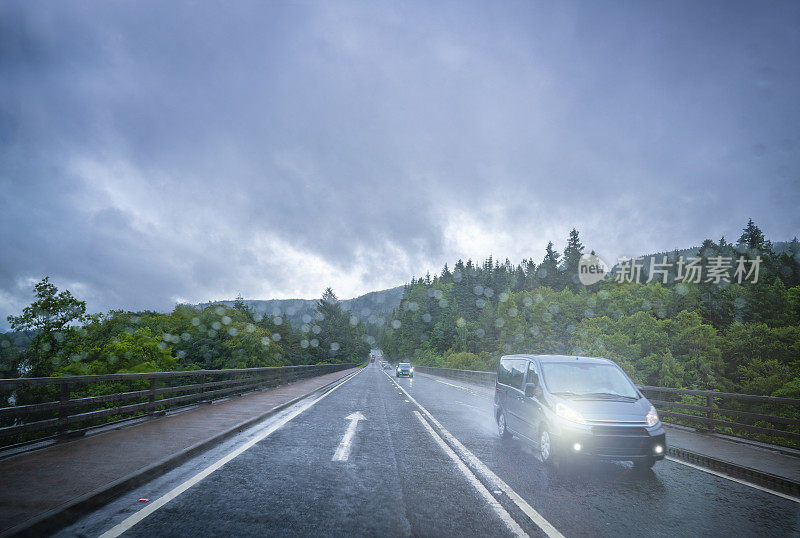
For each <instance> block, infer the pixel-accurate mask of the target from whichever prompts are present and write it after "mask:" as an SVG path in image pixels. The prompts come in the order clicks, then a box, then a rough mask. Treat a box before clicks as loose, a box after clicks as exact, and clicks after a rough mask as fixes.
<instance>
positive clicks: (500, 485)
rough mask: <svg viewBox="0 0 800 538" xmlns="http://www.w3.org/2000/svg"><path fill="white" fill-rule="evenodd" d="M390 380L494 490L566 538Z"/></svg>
mask: <svg viewBox="0 0 800 538" xmlns="http://www.w3.org/2000/svg"><path fill="white" fill-rule="evenodd" d="M387 377H388V376H387ZM389 380H390V381H391V382H392V383H394V384H395V385H397V386H398V387H399V388H400V390H402V391H403V392H405V393H406V396H408V399H409V400H411V401H412V402H413V403H414V405H416V406H417V407H418V408H419V410H420V411H422V413H423V414H424V415H425V416H426V417H428V419H429V420H430V421H431V423H432V424H433V425H434V426H436V427H437V428H438V429H439V431H440V432H441V433H442V435H443V436H444V437H445V438H446V439H447V440H448V441H450V443H451V444H452V445H453V446H454V447H455V450H456V452H457V453H458V455H459V456H461V458H463V459H466V460H467V461H468V462H469V463H470V464H472V466H473V468H474V469H477V470H478V472H479V473H480V474H481V475H483V477H484V479H486V481H488V482H490V483H491V484H492V488H493V489H499V490H500V491H502V492H503V493H505V494H506V495H508V497H509V498H510V499H511V500H512V501H514V504H516V505H517V506H518V507H519V509H520V510H522V511H523V512H524V513H525V515H526V516H528V518H529V519H530V520H531V521H533V523H534V524H536V526H537V527H539V528H540V529H541V530H542V532H544V533H545V534H546V535H547V536H549V537H550V538H556V537H558V538H564V535H563V534H561V533H560V532H558V529H556V528H555V527H554V526H553V525H551V524H550V522H549V521H547V520H546V519H545V518H544V517H543V516H542V515H541V514H540V513H539V512H537V511H536V510H534V509H533V507H532V506H531V505H529V504H528V503H527V501H525V499H523V498H522V497H520V496H519V494H518V493H517V492H516V491H514V490H513V489H511V487H510V486H509V485H508V484H506V483H505V482H504V481H503V480H502V479H501V478H500V477H499V476H497V475H496V474H494V473H493V472H492V470H491V469H489V468H488V467H487V466H486V464H485V463H483V462H482V461H481V460H479V459H478V457H477V456H475V454H473V453H472V452H470V451H469V449H467V447H465V446H464V445H463V444H461V441H459V440H458V439H456V438H455V437H454V436H453V434H451V433H450V432H449V431H447V429H446V428H445V427H444V426H442V425H441V424H440V423H439V421H438V420H436V419H435V418H434V417H433V415H431V414H430V412H428V410H427V409H425V408H424V407H423V406H422V405H421V404H420V403H419V402H418V401H417V400H415V399H414V397H413V396H411V395H410V394H409V393H408V392H407V391H406V390H405V389H404V388H403V387H401V386H400V385H398V384H397V383H395V381H394V379H392V378H389Z"/></svg>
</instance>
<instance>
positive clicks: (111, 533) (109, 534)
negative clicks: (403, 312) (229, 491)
mask: <svg viewBox="0 0 800 538" xmlns="http://www.w3.org/2000/svg"><path fill="white" fill-rule="evenodd" d="M363 371H364V370H359V371H358V372H356V373H354V374H352V375H351V376H350V377H348V378H346V379H345V380H344V381H342V382H341V383H339V384H338V385H336V386H335V387H333V388H332V389H331V390H329V391H328V392H326V393H325V394H323V395H321V396H319V397H318V398H316V399H314V400H312V401H310V402H307V403H305V404H303V405H302V406H301V407H298V408H297V409H295V410H294V411H292V412H290V413H288V414H286V415H284V416H283V417H282V418H281V419H280V420H278V421H276V422H275V423H274V424H272V425H270V426H269V428H267V429H266V430H264V431H263V432H261V433H260V434H258V435H257V436H256V437H254V438H253V439H251V440H250V441H248V442H247V443H245V444H243V445H242V446H240V447H239V448H237V449H236V450H234V451H232V452H230V453H228V454H227V455H226V456H224V457H222V458H220V459H219V460H217V461H216V462H214V463H212V464H211V465H209V466H208V467H206V468H205V469H203V470H202V471H200V472H199V473H197V474H196V475H194V476H193V477H191V478H190V479H188V480H186V481H185V482H184V483H182V484H181V485H179V486H177V487H175V488H173V489H172V490H171V491H169V492H168V493H166V494H165V495H163V496H162V497H160V498H159V499H157V500H155V501H154V502H153V503H152V504H150V505H148V506H147V507H145V508H143V509H141V510H139V511H138V512H136V513H135V514H132V515H130V516H128V517H127V518H126V519H125V520H123V521H122V522H121V523H119V524H118V525H116V526H114V527H112V528H111V529H109V530H107V531H106V532H104V533H103V534H101V535H100V538H116V537H117V536H120V535H121V534H122V533H124V532H127V531H128V530H130V529H131V528H132V527H133V526H134V525H136V524H137V523H140V522H141V521H142V520H144V519H145V518H146V517H148V516H149V515H151V514H152V513H153V512H155V511H156V510H158V509H159V508H161V507H163V506H164V505H166V504H167V503H168V502H170V501H171V500H173V499H175V498H177V497H178V496H179V495H180V494H181V493H183V492H184V491H186V490H187V489H189V488H191V487H192V486H194V485H196V484H199V483H200V482H201V481H202V480H203V479H205V478H207V477H208V476H210V475H211V473H213V472H214V471H216V470H218V469H220V468H221V467H222V466H223V465H225V464H226V463H228V462H229V461H231V460H233V459H234V458H236V457H237V456H239V455H241V454H242V453H244V452H245V451H247V450H249V449H250V448H252V447H253V446H255V445H256V444H257V443H259V442H260V441H263V440H264V439H266V438H267V437H269V436H270V435H272V434H273V433H274V432H275V431H277V430H278V429H280V428H281V427H283V426H284V425H285V424H286V423H288V422H289V421H290V420H292V419H293V418H295V417H296V416H297V415H299V414H300V413H302V412H303V411H305V410H307V409H309V408H310V407H312V406H313V405H314V404H316V403H317V402H319V401H320V400H322V399H323V398H325V397H326V396H328V395H329V394H331V393H332V392H333V391H335V390H336V389H338V388H339V387H341V386H342V385H344V384H345V383H347V382H348V381H350V380H351V379H353V378H354V377H355V376H357V375H358V374H360V373H361V372H363Z"/></svg>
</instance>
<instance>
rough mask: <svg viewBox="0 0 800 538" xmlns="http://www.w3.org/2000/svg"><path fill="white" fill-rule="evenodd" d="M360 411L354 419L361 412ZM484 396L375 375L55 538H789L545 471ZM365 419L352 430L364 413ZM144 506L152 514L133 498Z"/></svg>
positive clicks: (792, 515)
mask: <svg viewBox="0 0 800 538" xmlns="http://www.w3.org/2000/svg"><path fill="white" fill-rule="evenodd" d="M359 413H360V414H359ZM491 413H492V401H491V393H490V392H489V391H486V390H482V389H477V388H471V387H464V386H462V385H460V384H459V383H457V382H452V381H450V380H444V379H439V378H434V377H428V376H423V375H420V374H417V375H416V376H415V377H414V378H413V379H408V378H401V379H394V378H393V377H389V376H388V375H386V374H385V373H384V371H383V370H381V369H380V368H379V367H377V366H375V365H370V366H369V367H367V368H365V369H364V370H363V371H361V372H359V373H358V374H356V375H355V376H354V377H352V378H350V379H348V380H346V381H345V382H344V383H343V384H341V385H339V386H337V388H336V389H334V390H333V391H331V392H329V393H326V394H324V395H323V396H321V397H320V396H318V397H316V398H314V399H309V400H308V401H304V402H300V403H299V404H297V405H295V406H293V407H292V408H289V409H287V410H286V411H284V412H282V413H281V414H279V415H277V416H275V417H272V418H271V419H269V420H267V421H265V422H264V423H262V424H261V425H259V426H258V427H256V428H253V429H251V430H249V431H247V432H245V433H243V434H242V435H240V436H237V437H235V438H232V439H230V440H229V441H228V442H226V443H224V444H223V445H220V446H218V447H217V448H215V449H214V450H212V451H210V452H208V453H206V454H204V455H203V456H202V457H199V458H196V459H195V460H192V461H190V462H188V463H187V464H185V465H183V466H181V467H179V468H177V469H175V470H173V471H172V472H170V473H168V474H167V475H165V476H163V477H161V478H159V479H158V480H154V481H153V482H151V483H149V484H147V485H145V486H143V487H141V488H139V489H137V490H136V491H133V492H131V493H129V494H127V495H125V496H123V497H121V498H119V499H117V500H116V501H114V502H112V503H110V504H109V505H107V506H105V507H104V508H102V509H100V510H98V511H97V512H95V513H94V514H91V515H89V516H87V517H86V518H84V519H83V520H81V521H79V522H78V523H76V524H75V525H73V526H72V527H69V528H67V529H65V530H64V531H62V532H61V533H60V535H62V536H98V535H102V534H103V533H106V532H108V534H107V535H106V536H112V535H119V534H124V535H125V536H154V535H155V536H188V535H195V536H219V535H232V536H248V535H250V536H253V535H258V536H263V535H286V536H288V535H291V536H297V535H335V536H341V535H356V536H364V535H370V536H409V535H415V536H455V535H457V536H513V535H517V536H523V535H525V534H527V535H530V536H540V535H545V534H549V535H551V536H558V535H559V533H560V534H563V535H565V536H589V535H591V536H597V535H605V536H631V535H645V536H666V535H670V536H674V535H726V534H727V535H736V536H743V535H762V536H763V535H770V536H784V535H793V534H794V535H796V534H798V529H800V519H799V518H800V510H799V508H800V504H797V503H795V502H793V501H791V500H787V499H784V498H781V497H777V496H774V495H771V494H769V493H766V492H763V491H759V490H756V489H753V488H750V487H748V486H746V485H743V484H739V483H736V482H732V481H729V480H726V479H723V478H719V477H716V476H713V475H711V474H708V473H705V472H703V471H700V470H697V469H693V468H690V467H687V466H685V465H682V464H680V463H676V462H671V461H662V462H659V463H657V464H656V466H655V467H654V469H653V470H652V471H649V472H646V473H637V472H634V471H632V470H631V469H630V467H629V465H626V464H615V463H599V464H596V465H591V466H588V465H582V466H578V467H570V466H564V468H560V469H552V468H547V467H544V466H543V465H542V464H541V463H540V462H539V460H538V458H537V456H536V454H535V453H534V451H533V450H531V449H530V448H529V447H527V446H525V445H523V444H522V443H520V442H519V441H517V440H512V441H501V440H500V439H499V438H498V436H497V434H496V428H495V425H494V421H493V419H492V415H491ZM362 415H363V419H362V418H361V416H362ZM139 499H147V502H139Z"/></svg>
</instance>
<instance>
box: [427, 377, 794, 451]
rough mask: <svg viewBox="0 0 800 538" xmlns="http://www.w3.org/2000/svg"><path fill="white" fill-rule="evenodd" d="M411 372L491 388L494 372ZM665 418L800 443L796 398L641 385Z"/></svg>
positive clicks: (738, 434)
mask: <svg viewBox="0 0 800 538" xmlns="http://www.w3.org/2000/svg"><path fill="white" fill-rule="evenodd" d="M414 370H415V371H417V372H420V373H427V374H431V375H436V376H440V377H446V378H450V379H455V380H459V381H465V382H467V383H473V384H476V385H483V386H487V387H493V386H494V384H495V380H496V379H497V374H496V373H494V372H482V371H475V370H454V369H450V368H434V367H431V366H415V367H414ZM639 389H640V390H641V391H642V392H643V393H644V394H645V396H647V399H648V400H650V402H651V403H652V404H653V405H654V406H655V407H656V409H658V413H659V415H660V416H661V418H662V419H664V422H671V423H676V424H683V425H687V426H691V427H694V428H697V429H699V430H703V431H713V432H719V433H724V434H728V435H732V436H735V437H743V438H750V439H756V440H762V441H767V442H770V443H774V444H783V445H789V446H795V447H796V446H800V399H796V398H778V397H775V396H757V395H754V394H735V393H729V392H715V391H710V390H691V389H674V388H667V387H654V386H639Z"/></svg>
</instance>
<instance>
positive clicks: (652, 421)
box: [646, 405, 658, 426]
mask: <svg viewBox="0 0 800 538" xmlns="http://www.w3.org/2000/svg"><path fill="white" fill-rule="evenodd" d="M646 418H647V425H648V426H655V425H656V424H658V413H657V412H656V408H655V407H653V406H652V405H651V406H650V411H648V412H647V417H646Z"/></svg>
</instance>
